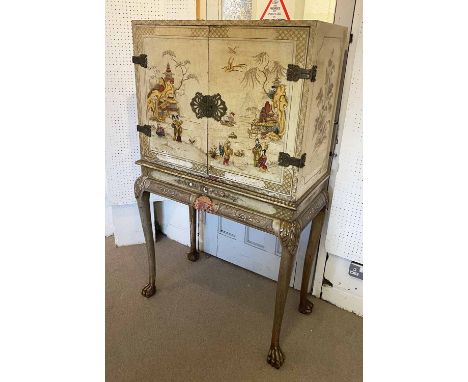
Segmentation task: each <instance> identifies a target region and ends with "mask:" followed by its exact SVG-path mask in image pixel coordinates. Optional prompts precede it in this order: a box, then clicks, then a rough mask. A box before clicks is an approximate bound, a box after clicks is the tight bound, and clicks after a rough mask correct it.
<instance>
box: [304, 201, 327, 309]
mask: <svg viewBox="0 0 468 382" xmlns="http://www.w3.org/2000/svg"><path fill="white" fill-rule="evenodd" d="M324 217H325V208H323V209H322V210H321V211H320V212H319V213H318V214H317V216H315V218H314V220H313V221H312V228H311V229H310V236H309V243H308V244H307V251H306V255H305V259H304V269H303V271H302V283H301V300H300V303H299V312H301V313H303V314H310V313H312V309H313V307H314V304H313V303H312V301H310V300H309V299H308V298H307V292H308V288H309V279H310V273H311V271H312V263H313V262H314V258H315V254H316V253H317V251H318V247H319V242H320V234H321V232H322V226H323V219H324Z"/></svg>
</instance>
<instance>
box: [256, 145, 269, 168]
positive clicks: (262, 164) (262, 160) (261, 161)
mask: <svg viewBox="0 0 468 382" xmlns="http://www.w3.org/2000/svg"><path fill="white" fill-rule="evenodd" d="M257 162H258V167H259V168H260V171H267V170H268V167H267V164H266V163H267V156H266V150H263V151H262V154H261V155H260V157H259V158H258V161H257Z"/></svg>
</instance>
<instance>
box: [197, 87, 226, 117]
mask: <svg viewBox="0 0 468 382" xmlns="http://www.w3.org/2000/svg"><path fill="white" fill-rule="evenodd" d="M190 106H191V107H192V110H193V112H194V113H195V116H196V117H197V118H203V117H206V118H213V119H215V120H216V121H218V122H219V121H221V118H222V117H223V116H224V115H225V114H226V112H227V106H226V103H225V102H224V101H223V99H222V98H221V94H219V93H216V94H213V95H211V96H210V95H203V94H202V93H200V92H196V93H195V96H194V97H193V98H192V101H191V102H190Z"/></svg>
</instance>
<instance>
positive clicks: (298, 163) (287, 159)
mask: <svg viewBox="0 0 468 382" xmlns="http://www.w3.org/2000/svg"><path fill="white" fill-rule="evenodd" d="M305 161H306V154H305V153H304V154H302V156H301V157H300V158H295V157H292V156H291V155H289V154H288V153H283V152H280V153H279V155H278V165H279V166H283V167H288V166H295V167H298V168H302V167H304V166H305Z"/></svg>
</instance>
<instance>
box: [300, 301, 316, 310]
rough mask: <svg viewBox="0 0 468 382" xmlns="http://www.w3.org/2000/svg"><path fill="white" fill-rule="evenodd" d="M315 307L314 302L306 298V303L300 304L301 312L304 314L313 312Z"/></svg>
mask: <svg viewBox="0 0 468 382" xmlns="http://www.w3.org/2000/svg"><path fill="white" fill-rule="evenodd" d="M313 308H314V304H313V302H312V301H310V300H307V299H306V300H305V302H304V303H300V304H299V312H301V313H302V314H311V313H312V309H313Z"/></svg>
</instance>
